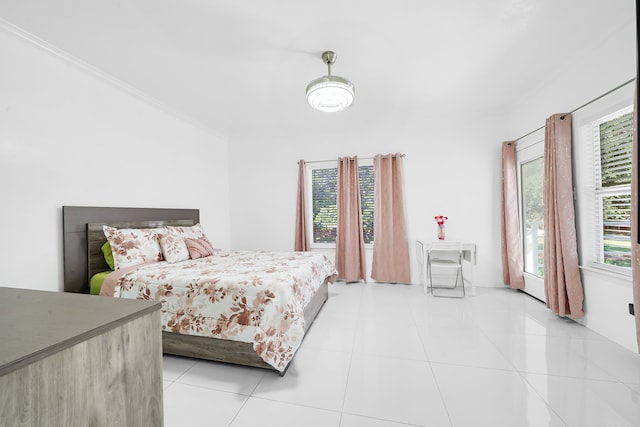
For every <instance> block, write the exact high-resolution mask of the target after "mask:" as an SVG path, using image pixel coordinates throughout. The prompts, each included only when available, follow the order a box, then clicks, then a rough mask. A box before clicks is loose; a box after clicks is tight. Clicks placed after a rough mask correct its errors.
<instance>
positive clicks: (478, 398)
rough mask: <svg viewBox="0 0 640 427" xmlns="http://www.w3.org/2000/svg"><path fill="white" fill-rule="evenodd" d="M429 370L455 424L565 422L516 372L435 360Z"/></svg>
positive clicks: (507, 425) (497, 425)
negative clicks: (441, 362) (447, 363)
mask: <svg viewBox="0 0 640 427" xmlns="http://www.w3.org/2000/svg"><path fill="white" fill-rule="evenodd" d="M433 371H434V374H435V377H436V380H437V382H438V386H439V387H440V390H441V392H442V395H443V399H444V401H445V405H446V407H447V410H448V412H449V414H450V416H451V420H452V422H453V425H454V426H456V427H459V426H460V427H461V426H491V427H500V426H504V427H513V426H565V424H564V423H563V421H562V420H561V419H560V418H559V417H558V415H557V414H556V413H555V412H554V410H553V409H552V408H551V407H549V406H547V404H546V402H545V401H544V400H543V399H542V398H541V397H540V396H539V395H538V393H536V392H535V390H534V389H533V388H532V387H531V386H530V385H529V384H528V383H527V382H526V381H525V380H524V379H523V378H522V377H521V376H520V374H518V373H517V372H513V371H502V370H497V369H487V368H474V367H467V366H453V365H442V364H435V363H434V364H433Z"/></svg>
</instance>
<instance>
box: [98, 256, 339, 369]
mask: <svg viewBox="0 0 640 427" xmlns="http://www.w3.org/2000/svg"><path fill="white" fill-rule="evenodd" d="M336 275H337V271H336V270H335V268H334V266H333V264H332V263H331V262H330V261H329V260H328V259H327V258H326V257H325V256H324V255H321V254H318V253H313V252H284V253H279V252H251V251H223V250H216V252H215V254H214V255H213V256H209V257H205V258H200V259H195V260H193V259H190V260H186V261H181V262H177V263H174V264H169V263H167V262H166V261H163V262H153V263H147V264H143V265H139V266H135V267H130V268H126V269H121V270H116V271H115V272H113V273H112V274H110V275H109V276H108V277H107V279H106V280H105V283H104V285H103V292H102V294H103V295H104V294H112V295H113V296H114V297H117V298H139V299H148V300H156V301H160V302H162V329H163V330H164V331H168V332H173V333H178V334H187V335H198V336H206V337H214V338H220V339H228V340H233V341H242V342H248V343H253V348H254V350H255V351H256V353H257V354H258V355H259V356H260V357H261V358H262V359H263V360H264V361H265V362H267V363H268V364H269V365H271V366H273V367H274V368H275V369H277V370H283V369H284V368H285V367H286V366H287V364H288V363H289V361H290V360H291V359H292V358H293V355H294V354H295V352H296V350H297V349H298V347H299V346H300V344H301V342H302V338H303V336H304V326H305V325H304V308H305V307H306V305H307V304H308V303H309V301H310V300H311V298H312V297H313V296H314V295H315V293H316V291H317V290H318V288H319V287H320V286H321V285H322V284H323V283H324V282H325V280H328V281H329V282H333V281H334V280H335V278H336Z"/></svg>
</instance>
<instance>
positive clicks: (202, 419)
mask: <svg viewBox="0 0 640 427" xmlns="http://www.w3.org/2000/svg"><path fill="white" fill-rule="evenodd" d="M246 400H247V396H241V395H238V394H232V393H225V392H222V391H217V390H211V389H208V388H202V387H194V386H190V385H186V384H178V383H174V384H172V385H171V386H170V387H169V388H168V389H167V390H165V392H164V427H186V426H188V427H223V426H224V427H226V426H229V425H230V424H231V421H232V420H233V419H234V417H235V416H236V415H237V414H238V411H240V408H242V405H243V404H244V403H245V401H246Z"/></svg>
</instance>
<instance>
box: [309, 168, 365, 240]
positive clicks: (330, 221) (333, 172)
mask: <svg viewBox="0 0 640 427" xmlns="http://www.w3.org/2000/svg"><path fill="white" fill-rule="evenodd" d="M358 178H359V179H360V205H361V209H362V227H363V238H364V243H365V244H368V243H373V165H360V166H358ZM337 184H338V169H337V168H336V167H333V168H326V167H325V168H320V167H319V168H313V169H311V205H312V212H311V214H312V223H313V228H312V229H313V243H335V241H336V225H337V220H338V210H337V206H336V197H337Z"/></svg>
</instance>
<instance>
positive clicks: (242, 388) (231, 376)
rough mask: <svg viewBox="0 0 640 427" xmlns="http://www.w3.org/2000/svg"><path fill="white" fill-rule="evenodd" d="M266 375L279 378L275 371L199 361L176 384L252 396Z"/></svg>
mask: <svg viewBox="0 0 640 427" xmlns="http://www.w3.org/2000/svg"><path fill="white" fill-rule="evenodd" d="M265 375H275V376H278V374H277V373H276V372H275V371H274V372H269V371H266V370H264V369H258V368H251V367H245V366H236V365H229V364H227V363H221V362H211V361H208V360H199V361H198V362H197V363H195V364H194V365H193V366H192V367H191V368H189V369H188V370H187V371H186V372H185V373H184V374H182V376H181V377H180V378H178V379H177V380H176V382H178V383H181V384H188V385H195V386H199V387H206V388H211V389H214V390H220V391H227V392H230V393H236V394H244V395H250V394H251V393H252V392H253V391H254V390H255V388H256V386H257V385H258V383H259V382H260V380H261V379H262V377H264V376H265Z"/></svg>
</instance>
